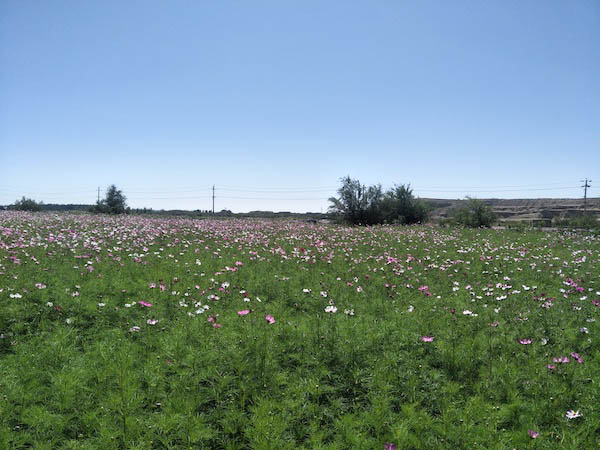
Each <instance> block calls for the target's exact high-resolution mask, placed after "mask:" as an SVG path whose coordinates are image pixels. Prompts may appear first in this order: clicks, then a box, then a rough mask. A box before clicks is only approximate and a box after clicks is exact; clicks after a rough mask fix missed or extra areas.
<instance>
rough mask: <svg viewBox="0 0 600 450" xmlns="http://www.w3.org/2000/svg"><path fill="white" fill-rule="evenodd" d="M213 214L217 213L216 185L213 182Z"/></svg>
mask: <svg viewBox="0 0 600 450" xmlns="http://www.w3.org/2000/svg"><path fill="white" fill-rule="evenodd" d="M212 198H213V215H214V214H215V185H214V184H213V195H212Z"/></svg>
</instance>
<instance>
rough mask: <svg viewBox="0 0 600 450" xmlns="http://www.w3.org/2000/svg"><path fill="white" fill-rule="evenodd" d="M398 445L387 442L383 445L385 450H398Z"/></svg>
mask: <svg viewBox="0 0 600 450" xmlns="http://www.w3.org/2000/svg"><path fill="white" fill-rule="evenodd" d="M396 448H397V447H396V444H392V443H391V442H386V443H385V444H384V445H383V450H396Z"/></svg>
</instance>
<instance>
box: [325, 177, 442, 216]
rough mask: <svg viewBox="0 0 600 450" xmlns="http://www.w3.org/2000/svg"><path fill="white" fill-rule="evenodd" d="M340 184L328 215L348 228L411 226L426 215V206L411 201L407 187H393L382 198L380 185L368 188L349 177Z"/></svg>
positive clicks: (420, 201)
mask: <svg viewBox="0 0 600 450" xmlns="http://www.w3.org/2000/svg"><path fill="white" fill-rule="evenodd" d="M341 182H342V186H341V187H340V188H339V189H338V194H339V197H338V198H335V197H331V198H330V199H329V201H330V202H331V206H330V207H329V212H330V213H331V214H333V215H334V216H335V217H336V218H337V219H338V220H340V221H343V222H346V223H349V224H351V225H361V224H362V225H375V224H380V223H402V224H411V223H418V222H423V221H425V220H426V219H427V217H428V215H429V210H430V208H429V205H427V204H426V203H425V202H423V201H422V200H419V199H416V198H414V196H413V195H412V190H411V189H410V185H408V186H404V185H400V186H395V187H394V188H393V189H390V190H389V191H388V192H386V193H385V194H384V193H383V190H382V189H381V185H380V184H378V185H374V186H369V187H367V186H365V185H362V184H361V183H360V181H358V180H353V179H351V178H350V177H349V176H347V177H345V178H342V179H341Z"/></svg>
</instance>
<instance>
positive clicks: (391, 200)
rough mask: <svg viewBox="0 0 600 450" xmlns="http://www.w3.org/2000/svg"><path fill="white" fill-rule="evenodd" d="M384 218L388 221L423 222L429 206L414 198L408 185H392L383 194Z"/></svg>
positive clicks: (427, 214)
mask: <svg viewBox="0 0 600 450" xmlns="http://www.w3.org/2000/svg"><path fill="white" fill-rule="evenodd" d="M384 209H385V219H386V222H388V223H401V224H407V225H408V224H412V223H421V222H425V221H426V220H427V218H428V217H429V213H430V211H431V207H430V205H429V204H428V203H426V202H424V201H423V200H421V199H418V198H415V197H414V196H413V193H412V189H411V188H410V184H409V185H406V186H405V185H403V184H401V185H399V186H394V188H393V189H390V190H389V191H388V192H387V193H386V196H385V202H384Z"/></svg>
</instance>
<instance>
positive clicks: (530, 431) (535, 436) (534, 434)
mask: <svg viewBox="0 0 600 450" xmlns="http://www.w3.org/2000/svg"><path fill="white" fill-rule="evenodd" d="M527 433H528V434H529V436H531V439H537V438H538V437H540V433H538V432H537V431H535V430H529V431H527Z"/></svg>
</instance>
